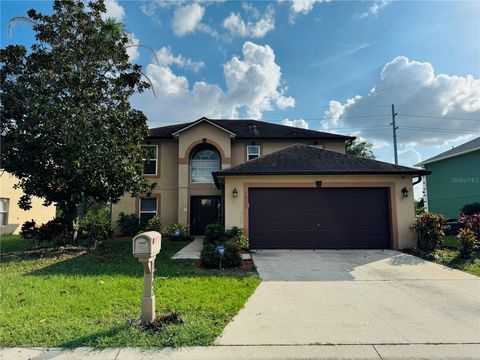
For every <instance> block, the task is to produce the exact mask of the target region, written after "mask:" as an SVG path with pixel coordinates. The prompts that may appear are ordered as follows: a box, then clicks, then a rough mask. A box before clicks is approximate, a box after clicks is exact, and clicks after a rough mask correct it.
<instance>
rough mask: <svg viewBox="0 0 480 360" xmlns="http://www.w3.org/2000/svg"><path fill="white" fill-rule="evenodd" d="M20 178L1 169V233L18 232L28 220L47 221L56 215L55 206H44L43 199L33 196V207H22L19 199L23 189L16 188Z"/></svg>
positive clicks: (39, 222) (40, 222)
mask: <svg viewBox="0 0 480 360" xmlns="http://www.w3.org/2000/svg"><path fill="white" fill-rule="evenodd" d="M17 182H18V179H17V178H16V177H15V176H13V175H11V174H9V173H7V172H5V171H4V170H1V169H0V233H1V234H2V235H3V234H18V233H19V232H20V229H21V227H22V224H23V223H24V222H25V221H27V220H32V219H33V220H35V221H36V222H37V223H38V224H42V223H45V222H47V221H49V220H51V219H53V218H54V217H55V206H54V205H51V206H43V200H42V199H40V198H35V197H34V198H32V208H31V209H30V210H28V211H25V210H22V209H20V207H19V206H18V200H19V199H20V197H21V196H22V195H23V191H22V190H21V189H15V188H14V185H15V184H16V183H17Z"/></svg>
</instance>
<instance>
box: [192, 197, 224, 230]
mask: <svg viewBox="0 0 480 360" xmlns="http://www.w3.org/2000/svg"><path fill="white" fill-rule="evenodd" d="M220 214H221V201H220V196H192V197H191V198H190V233H191V234H192V235H203V234H204V232H205V226H207V225H208V224H211V223H214V222H216V221H219V220H220Z"/></svg>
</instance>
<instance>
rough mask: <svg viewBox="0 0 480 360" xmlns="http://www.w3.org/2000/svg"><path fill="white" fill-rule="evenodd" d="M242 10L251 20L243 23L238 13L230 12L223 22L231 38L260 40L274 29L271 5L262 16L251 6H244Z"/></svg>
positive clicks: (273, 13) (273, 15)
mask: <svg viewBox="0 0 480 360" xmlns="http://www.w3.org/2000/svg"><path fill="white" fill-rule="evenodd" d="M244 10H245V12H246V13H247V15H248V14H250V15H249V16H250V18H251V19H249V20H247V21H245V20H243V19H242V17H241V15H240V14H239V13H233V12H232V13H230V15H229V16H228V17H227V18H225V20H223V27H224V28H225V29H227V30H228V31H229V32H230V35H231V36H238V37H253V38H261V37H264V36H265V35H266V34H267V33H268V32H269V31H272V30H274V29H275V11H274V9H273V6H272V5H271V4H270V5H269V6H267V9H266V10H265V13H264V14H263V16H260V14H259V12H258V9H256V8H255V7H253V6H252V5H244Z"/></svg>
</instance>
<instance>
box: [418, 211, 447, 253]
mask: <svg viewBox="0 0 480 360" xmlns="http://www.w3.org/2000/svg"><path fill="white" fill-rule="evenodd" d="M446 221H447V220H446V219H445V216H443V215H441V214H433V213H430V212H424V213H422V214H420V215H418V216H417V218H416V219H415V221H414V222H413V224H412V226H411V227H410V229H411V230H413V231H416V232H417V235H418V243H417V245H418V248H419V250H420V251H422V252H424V253H426V254H430V253H432V252H433V251H435V249H436V248H437V247H438V245H439V244H440V242H441V241H442V236H444V235H445V229H446Z"/></svg>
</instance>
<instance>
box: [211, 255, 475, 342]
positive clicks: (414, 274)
mask: <svg viewBox="0 0 480 360" xmlns="http://www.w3.org/2000/svg"><path fill="white" fill-rule="evenodd" d="M253 260H254V262H255V264H256V266H257V269H258V272H259V274H260V277H261V278H262V279H263V282H262V283H261V284H260V285H259V287H258V288H257V290H256V291H255V293H254V294H253V295H252V296H251V297H250V299H249V300H248V302H247V304H246V305H245V307H244V308H243V309H242V310H241V311H240V312H239V314H238V315H237V316H236V317H235V318H234V320H233V321H232V322H231V323H230V324H229V325H228V326H227V327H226V328H225V330H224V332H223V334H222V335H221V337H220V338H218V339H217V344H221V345H299V344H304V345H307V344H430V343H435V344H467V343H470V344H472V343H475V344H478V343H480V278H478V277H476V276H473V275H469V274H467V273H464V272H461V271H457V270H452V269H449V268H446V267H443V266H439V265H436V264H434V263H431V262H428V261H424V260H421V259H419V258H416V257H413V256H410V255H407V254H403V253H400V252H397V251H393V250H385V251H379V250H370V251H363V250H355V251H350V250H320V251H319V250H317V251H312V250H269V251H266V250H265V251H259V252H257V253H255V254H253Z"/></svg>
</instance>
